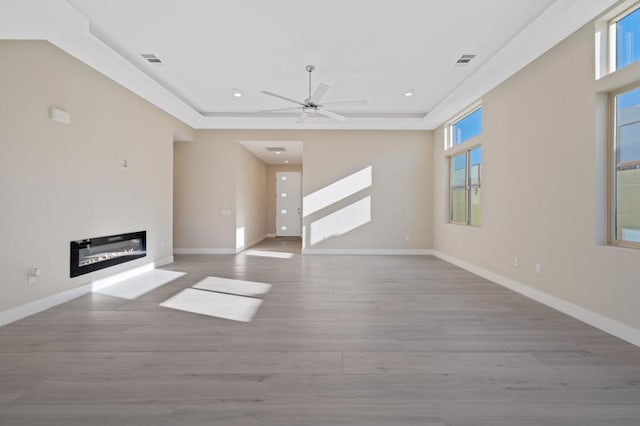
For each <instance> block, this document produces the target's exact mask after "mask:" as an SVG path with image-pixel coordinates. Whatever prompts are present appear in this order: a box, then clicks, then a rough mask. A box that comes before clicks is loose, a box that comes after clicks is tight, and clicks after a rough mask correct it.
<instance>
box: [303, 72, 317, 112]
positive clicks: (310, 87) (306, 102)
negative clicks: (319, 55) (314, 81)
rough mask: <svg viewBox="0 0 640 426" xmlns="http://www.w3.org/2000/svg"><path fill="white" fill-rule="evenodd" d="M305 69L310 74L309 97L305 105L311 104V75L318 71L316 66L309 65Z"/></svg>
mask: <svg viewBox="0 0 640 426" xmlns="http://www.w3.org/2000/svg"><path fill="white" fill-rule="evenodd" d="M304 69H306V70H307V72H308V73H309V97H308V98H307V99H306V100H305V103H309V101H310V100H311V73H312V72H313V70H315V69H316V67H315V65H307V66H306V67H304Z"/></svg>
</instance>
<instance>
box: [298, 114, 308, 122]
mask: <svg viewBox="0 0 640 426" xmlns="http://www.w3.org/2000/svg"><path fill="white" fill-rule="evenodd" d="M308 116H309V113H308V112H307V111H302V114H300V117H298V119H297V120H296V123H303V122H304V120H305V119H306V118H307V117H308Z"/></svg>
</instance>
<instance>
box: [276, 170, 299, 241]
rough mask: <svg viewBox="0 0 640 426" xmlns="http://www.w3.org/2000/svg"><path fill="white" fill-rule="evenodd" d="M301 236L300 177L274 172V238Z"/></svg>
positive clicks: (294, 173)
mask: <svg viewBox="0 0 640 426" xmlns="http://www.w3.org/2000/svg"><path fill="white" fill-rule="evenodd" d="M301 235H302V176H301V174H300V172H276V236H277V237H299V236H301Z"/></svg>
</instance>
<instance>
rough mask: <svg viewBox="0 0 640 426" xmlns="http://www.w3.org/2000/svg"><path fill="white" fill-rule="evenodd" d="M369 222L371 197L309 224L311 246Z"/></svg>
mask: <svg viewBox="0 0 640 426" xmlns="http://www.w3.org/2000/svg"><path fill="white" fill-rule="evenodd" d="M369 222H371V196H368V197H365V198H363V199H361V200H359V201H356V202H355V203H353V204H350V205H348V206H347V207H344V208H342V209H340V210H338V211H336V212H333V213H331V214H328V215H326V216H324V217H322V218H320V219H318V220H316V221H314V222H312V223H311V227H310V230H311V232H310V235H309V240H310V243H311V245H314V244H317V243H319V242H321V241H324V240H327V239H329V238H331V237H337V236H340V235H344V234H346V233H347V232H349V231H352V230H354V229H356V228H358V227H360V226H362V225H365V224H367V223H369Z"/></svg>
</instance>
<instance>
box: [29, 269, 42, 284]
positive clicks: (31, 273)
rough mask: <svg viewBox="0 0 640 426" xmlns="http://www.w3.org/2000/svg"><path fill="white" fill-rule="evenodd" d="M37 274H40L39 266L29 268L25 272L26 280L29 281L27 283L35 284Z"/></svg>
mask: <svg viewBox="0 0 640 426" xmlns="http://www.w3.org/2000/svg"><path fill="white" fill-rule="evenodd" d="M39 276H40V268H37V267H34V268H31V270H30V271H29V273H28V274H27V280H28V281H29V284H35V283H36V282H37V281H38V277H39Z"/></svg>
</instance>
